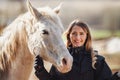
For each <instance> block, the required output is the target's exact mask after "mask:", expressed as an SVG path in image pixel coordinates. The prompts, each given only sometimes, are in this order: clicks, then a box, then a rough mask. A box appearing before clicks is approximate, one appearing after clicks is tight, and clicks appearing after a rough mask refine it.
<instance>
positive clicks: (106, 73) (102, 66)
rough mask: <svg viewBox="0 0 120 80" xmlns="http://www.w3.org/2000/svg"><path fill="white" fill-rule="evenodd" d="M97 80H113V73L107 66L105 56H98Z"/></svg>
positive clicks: (96, 65)
mask: <svg viewBox="0 0 120 80" xmlns="http://www.w3.org/2000/svg"><path fill="white" fill-rule="evenodd" d="M95 67H96V69H95V72H94V74H95V80H111V79H112V78H111V77H112V71H111V69H110V68H109V66H108V65H107V63H106V61H105V58H104V57H103V56H100V55H97V62H96V64H95Z"/></svg>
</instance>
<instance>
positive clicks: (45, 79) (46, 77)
mask: <svg viewBox="0 0 120 80" xmlns="http://www.w3.org/2000/svg"><path fill="white" fill-rule="evenodd" d="M35 75H36V76H37V78H38V79H39V80H50V74H49V73H48V72H47V71H46V69H45V68H42V69H41V70H35Z"/></svg>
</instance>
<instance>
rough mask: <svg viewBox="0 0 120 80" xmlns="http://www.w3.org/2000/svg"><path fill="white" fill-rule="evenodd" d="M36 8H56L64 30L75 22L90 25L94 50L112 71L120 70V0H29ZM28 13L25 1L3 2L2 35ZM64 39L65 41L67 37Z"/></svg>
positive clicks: (0, 12) (0, 13)
mask: <svg viewBox="0 0 120 80" xmlns="http://www.w3.org/2000/svg"><path fill="white" fill-rule="evenodd" d="M30 1H31V3H32V5H33V6H34V7H36V8H37V7H44V6H49V7H51V8H55V7H56V6H57V5H59V4H60V3H61V2H62V3H63V5H62V8H61V12H60V14H59V16H60V18H61V21H62V23H63V26H64V27H65V29H66V28H67V27H68V25H69V23H70V22H71V21H73V20H74V19H80V20H81V21H84V22H86V23H88V25H89V26H90V30H91V34H92V37H93V47H94V49H95V50H98V52H99V54H100V55H103V56H104V57H105V58H106V61H107V63H108V64H109V66H110V68H111V69H112V71H113V72H114V71H116V70H120V0H30ZM26 11H27V7H26V1H25V0H0V32H1V31H2V29H4V28H5V27H6V26H7V25H9V24H10V23H11V22H12V21H13V20H14V19H15V18H17V17H18V16H19V15H20V14H23V13H25V12H26ZM63 39H64V40H65V38H64V36H63Z"/></svg>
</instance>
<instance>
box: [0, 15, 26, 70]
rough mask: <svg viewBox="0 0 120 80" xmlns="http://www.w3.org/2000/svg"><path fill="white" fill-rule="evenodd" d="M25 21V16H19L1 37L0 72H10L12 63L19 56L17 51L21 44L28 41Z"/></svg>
mask: <svg viewBox="0 0 120 80" xmlns="http://www.w3.org/2000/svg"><path fill="white" fill-rule="evenodd" d="M25 20H26V19H24V15H22V16H19V17H18V18H17V19H16V20H15V21H14V22H13V23H11V24H10V25H9V26H7V27H6V28H5V29H4V30H3V34H1V36H0V71H1V70H2V71H7V70H8V68H9V67H10V66H11V62H13V61H14V60H15V58H16V56H17V55H18V54H17V49H18V48H19V47H20V46H21V45H20V43H24V42H25V41H26V40H25V39H26V38H25V37H26V32H25V22H26V21H25ZM21 33H22V34H21ZM22 37H24V39H23V38H22Z"/></svg>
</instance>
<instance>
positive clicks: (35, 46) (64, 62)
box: [27, 1, 73, 73]
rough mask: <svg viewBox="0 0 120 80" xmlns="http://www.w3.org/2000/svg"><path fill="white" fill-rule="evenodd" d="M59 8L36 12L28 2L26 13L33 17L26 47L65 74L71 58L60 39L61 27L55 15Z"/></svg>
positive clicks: (70, 65) (69, 67)
mask: <svg viewBox="0 0 120 80" xmlns="http://www.w3.org/2000/svg"><path fill="white" fill-rule="evenodd" d="M59 8H60V6H58V7H57V8H55V9H50V8H48V7H46V8H40V9H38V10H37V9H35V8H34V7H32V5H31V4H30V2H29V1H28V11H29V14H30V15H31V17H33V21H32V22H31V23H32V24H31V26H29V27H28V28H27V33H28V46H29V49H30V52H31V53H33V54H35V55H40V56H41V57H42V58H43V59H44V60H46V61H48V62H50V63H52V64H53V65H54V66H55V67H56V68H57V69H58V70H59V71H60V72H62V73H65V72H68V71H70V70H71V67H72V62H73V58H72V56H71V55H70V54H69V52H68V50H67V48H66V46H65V44H64V42H63V40H62V37H61V36H62V32H63V26H62V23H61V21H60V19H59V17H58V15H57V14H58V13H59Z"/></svg>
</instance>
